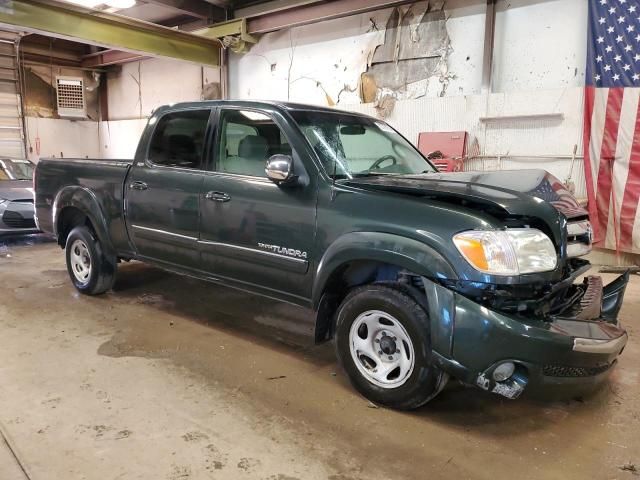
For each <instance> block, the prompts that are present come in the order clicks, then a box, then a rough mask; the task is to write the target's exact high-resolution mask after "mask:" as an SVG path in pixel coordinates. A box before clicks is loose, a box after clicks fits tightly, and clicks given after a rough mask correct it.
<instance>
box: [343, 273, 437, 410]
mask: <svg viewBox="0 0 640 480" xmlns="http://www.w3.org/2000/svg"><path fill="white" fill-rule="evenodd" d="M429 332H430V329H429V318H428V316H427V314H426V312H425V311H424V309H423V308H422V307H421V306H420V305H419V304H418V303H417V302H416V301H415V300H414V299H413V298H411V296H410V295H408V294H407V293H405V292H404V291H402V289H401V288H400V287H399V286H388V285H379V284H372V285H366V286H364V287H359V288H357V289H355V290H354V291H353V292H351V293H350V294H349V295H348V296H347V298H346V299H345V300H344V301H343V302H342V304H341V305H340V307H339V310H338V317H337V323H336V349H337V354H338V358H339V359H340V362H341V364H342V366H343V368H344V369H345V371H346V372H347V375H348V376H349V379H350V380H351V383H352V384H353V386H354V387H355V388H356V389H357V390H358V391H359V392H360V393H361V394H362V395H364V396H365V397H366V398H368V399H369V400H371V401H372V402H375V403H379V404H381V405H385V406H388V407H392V408H397V409H402V410H411V409H414V408H418V407H420V406H421V405H424V404H425V403H427V402H428V401H429V400H431V399H432V398H433V397H435V396H436V395H437V394H438V393H439V392H440V391H441V390H442V388H444V385H445V384H446V383H447V380H448V376H447V374H446V373H444V372H443V371H442V370H440V369H439V368H438V367H436V366H435V365H433V364H432V362H431V342H430V335H429Z"/></svg>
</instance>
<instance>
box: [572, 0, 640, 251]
mask: <svg viewBox="0 0 640 480" xmlns="http://www.w3.org/2000/svg"><path fill="white" fill-rule="evenodd" d="M588 1H589V34H588V38H587V42H588V45H587V70H586V89H585V121H584V159H585V162H584V164H585V177H586V181H587V194H588V197H589V213H590V217H591V221H592V224H593V228H594V234H595V240H596V244H598V245H600V246H604V247H606V248H612V249H616V250H624V251H636V252H640V212H639V211H638V199H639V198H640V115H639V113H640V112H639V110H638V107H639V102H638V100H639V99H640V0H588Z"/></svg>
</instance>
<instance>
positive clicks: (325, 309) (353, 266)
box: [315, 260, 425, 343]
mask: <svg viewBox="0 0 640 480" xmlns="http://www.w3.org/2000/svg"><path fill="white" fill-rule="evenodd" d="M381 282H387V283H398V282H399V283H400V284H401V285H402V286H403V290H406V291H407V293H410V294H411V295H412V296H415V293H416V292H417V288H416V287H418V288H420V289H422V288H423V285H422V278H421V276H420V275H418V274H415V273H412V272H409V271H408V270H406V269H405V268H403V267H400V266H398V265H394V264H391V263H385V262H378V261H374V260H354V261H351V262H347V263H345V264H343V265H341V266H340V267H338V268H337V269H336V270H335V271H334V272H333V273H332V274H331V275H330V276H329V279H328V280H327V283H326V285H325V287H324V290H323V292H322V297H321V299H320V304H319V306H318V312H317V315H316V331H315V341H316V343H322V342H325V341H327V340H331V338H333V333H334V327H335V320H336V319H335V314H336V312H337V310H338V307H339V306H340V304H341V303H342V301H343V300H344V299H345V297H346V296H347V294H348V293H349V291H350V290H351V289H353V288H354V287H358V286H360V285H366V284H368V283H381ZM416 300H417V299H416ZM424 302H425V301H424V298H420V303H421V304H424Z"/></svg>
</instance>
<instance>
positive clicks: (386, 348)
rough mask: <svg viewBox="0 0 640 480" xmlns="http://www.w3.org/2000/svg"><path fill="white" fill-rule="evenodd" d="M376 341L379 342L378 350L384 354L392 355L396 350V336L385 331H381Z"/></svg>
mask: <svg viewBox="0 0 640 480" xmlns="http://www.w3.org/2000/svg"><path fill="white" fill-rule="evenodd" d="M376 343H379V344H380V351H381V353H383V354H384V355H394V354H395V353H396V352H397V351H398V348H397V347H396V337H392V336H390V335H388V334H387V332H385V331H382V332H381V334H380V338H376Z"/></svg>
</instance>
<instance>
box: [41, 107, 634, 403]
mask: <svg viewBox="0 0 640 480" xmlns="http://www.w3.org/2000/svg"><path fill="white" fill-rule="evenodd" d="M35 191H36V214H37V221H38V225H39V228H40V229H42V230H44V231H46V232H51V233H54V234H55V235H56V236H57V238H58V243H59V244H60V246H61V247H63V248H65V249H66V260H67V269H68V271H69V276H70V278H71V281H72V282H73V284H74V285H75V287H76V288H77V289H78V290H79V291H80V292H82V293H86V294H90V295H96V294H100V293H103V292H105V291H107V290H109V289H110V288H111V287H112V285H113V283H114V280H115V275H116V268H117V265H118V263H119V262H121V261H128V260H132V259H135V260H139V261H143V262H148V263H151V264H154V265H157V266H160V267H163V268H166V269H168V270H171V271H173V272H179V273H182V274H185V275H190V276H194V277H198V278H201V279H203V280H209V281H211V282H215V283H219V284H222V285H226V286H228V287H234V288H238V289H241V290H244V291H247V292H251V293H255V294H259V295H264V296H267V297H270V298H273V299H277V300H280V301H283V302H288V303H293V304H295V305H299V306H302V307H305V308H308V309H309V311H310V314H312V315H313V316H314V318H315V341H316V342H318V343H319V342H324V341H327V340H331V339H333V340H334V341H335V345H336V351H337V356H338V358H339V360H340V362H341V364H342V366H343V367H344V369H345V371H346V373H347V374H348V376H349V378H350V380H351V382H352V383H353V385H354V387H355V388H356V389H357V390H358V391H360V392H361V393H362V394H363V395H364V396H366V397H367V398H368V399H370V400H371V401H373V402H376V403H379V404H382V405H386V406H389V407H393V408H399V409H412V408H416V407H419V406H420V405H423V404H424V403H426V402H428V401H429V400H430V399H432V398H433V397H434V396H435V395H437V394H438V393H439V392H440V391H441V390H442V388H443V387H444V385H445V384H446V382H447V380H448V379H449V378H450V377H455V378H457V379H458V380H460V381H462V382H463V383H465V384H468V385H474V386H477V387H479V388H481V389H484V390H487V391H490V392H494V393H496V394H499V395H502V396H504V397H507V398H512V399H513V398H516V397H518V396H519V395H520V394H521V393H522V392H524V391H525V390H527V391H529V390H531V391H533V390H542V391H544V390H545V389H547V390H549V389H562V390H567V391H568V392H570V393H573V394H578V392H582V391H583V390H587V389H593V388H594V387H595V386H597V385H599V384H600V383H602V381H603V380H604V379H606V377H607V375H608V373H609V372H610V371H611V368H612V367H613V366H614V364H615V363H616V359H617V357H618V355H620V353H621V352H622V350H623V348H624V347H625V344H626V342H627V333H626V332H625V330H624V329H623V328H622V327H621V326H620V325H619V323H618V320H617V317H618V312H619V310H620V307H621V304H622V300H623V296H624V291H625V287H626V284H627V282H628V275H626V274H625V275H622V276H621V277H619V278H618V279H617V280H615V281H613V282H612V283H610V284H609V285H607V286H603V284H602V281H601V279H600V278H599V277H595V276H589V277H586V278H585V279H584V280H583V281H582V282H578V281H577V280H578V279H579V277H582V276H583V275H584V273H585V272H586V271H587V270H588V269H589V267H590V266H589V263H588V262H587V261H586V260H584V259H582V258H580V257H582V256H583V255H585V254H586V253H588V252H589V251H590V250H591V241H592V238H591V237H592V234H591V225H590V224H589V219H588V215H587V212H586V211H585V210H584V209H583V208H581V207H580V205H579V204H578V203H577V202H576V201H575V199H574V198H573V196H572V195H571V194H570V193H569V192H567V191H566V190H565V189H564V187H563V186H562V184H561V183H560V182H559V181H558V180H557V179H556V178H555V177H553V176H552V175H550V174H549V173H547V172H545V171H543V170H522V171H499V172H464V173H451V174H441V173H438V171H437V170H436V169H435V168H434V166H433V165H432V164H431V163H430V162H429V161H428V160H427V159H426V158H425V157H424V156H423V155H421V154H420V152H418V151H417V150H416V149H415V148H414V147H413V146H412V145H411V143H410V142H409V141H407V140H406V139H405V138H404V137H402V136H401V135H400V134H399V133H398V132H397V131H395V130H394V129H393V128H392V127H390V126H389V125H388V124H386V123H384V122H382V121H380V120H378V119H375V118H371V117H368V116H365V115H360V114H354V113H347V112H340V111H337V110H333V109H328V108H321V107H314V106H307V105H298V104H292V103H282V102H250V101H215V102H195V103H183V104H176V105H170V106H165V107H162V108H160V109H158V110H157V111H156V112H154V114H153V116H152V117H151V118H150V120H149V123H148V126H147V127H146V129H145V131H144V133H143V135H142V138H141V140H140V144H139V146H138V149H137V152H136V154H135V158H134V160H114V161H107V160H87V159H44V160H41V161H40V163H39V164H38V166H37V169H36V175H35Z"/></svg>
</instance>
